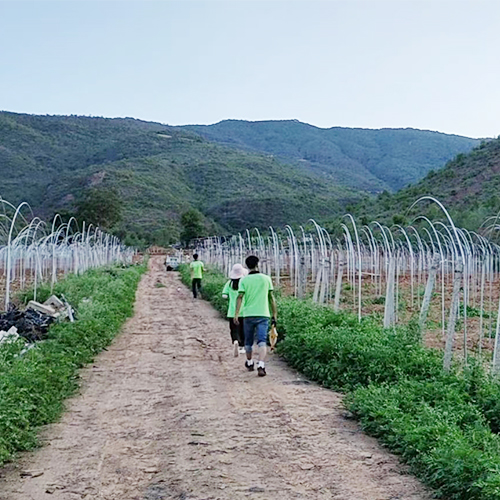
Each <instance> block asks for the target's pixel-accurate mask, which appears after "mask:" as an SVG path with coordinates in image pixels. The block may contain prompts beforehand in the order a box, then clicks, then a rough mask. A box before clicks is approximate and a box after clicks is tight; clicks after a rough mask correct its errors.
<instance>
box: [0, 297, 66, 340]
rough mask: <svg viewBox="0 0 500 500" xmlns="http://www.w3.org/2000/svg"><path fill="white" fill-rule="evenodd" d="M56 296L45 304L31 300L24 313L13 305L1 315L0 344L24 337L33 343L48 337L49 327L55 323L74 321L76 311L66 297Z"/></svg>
mask: <svg viewBox="0 0 500 500" xmlns="http://www.w3.org/2000/svg"><path fill="white" fill-rule="evenodd" d="M62 299H63V300H60V299H59V298H57V297H56V296H55V295H52V296H51V297H49V298H48V299H47V300H46V301H45V302H44V303H43V304H41V303H39V302H36V301H34V300H31V301H30V302H29V303H28V306H27V308H26V309H25V310H24V311H21V310H19V309H18V308H17V307H15V306H13V305H11V306H10V307H9V310H8V311H7V312H5V313H0V344H1V343H2V342H8V341H14V340H17V339H18V338H19V337H23V338H24V339H25V340H26V341H27V342H29V343H33V342H37V341H39V340H43V339H45V338H46V337H47V333H48V331H49V326H50V325H51V324H52V323H54V322H55V321H61V320H64V319H69V321H74V310H73V308H72V307H71V306H70V305H69V304H68V303H67V302H66V300H65V299H64V297H62Z"/></svg>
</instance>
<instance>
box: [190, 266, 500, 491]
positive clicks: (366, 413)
mask: <svg viewBox="0 0 500 500" xmlns="http://www.w3.org/2000/svg"><path fill="white" fill-rule="evenodd" d="M181 274H182V276H183V280H184V281H185V282H186V283H187V282H189V270H188V269H187V268H185V267H184V268H182V269H181ZM224 282H225V278H224V277H223V276H222V275H220V274H219V273H216V272H212V273H210V274H208V275H207V276H206V277H205V278H204V289H203V292H202V295H203V297H204V298H206V299H207V300H209V301H211V302H212V303H213V304H214V305H215V306H216V308H217V309H218V310H219V311H221V312H224V310H225V303H224V302H223V301H222V299H221V290H222V286H223V284H224ZM278 311H279V315H278V330H279V331H280V333H281V336H283V337H284V340H283V341H282V342H280V344H279V352H280V354H281V355H282V356H284V358H285V359H286V360H287V361H288V363H289V364H290V365H292V366H293V367H295V368H297V369H299V370H300V371H302V372H303V373H304V374H305V375H307V376H308V377H309V378H310V379H312V380H315V381H317V382H319V383H321V384H323V385H325V386H326V387H329V388H332V389H335V390H339V391H342V392H344V393H345V394H346V397H345V404H346V406H347V407H348V408H349V409H350V410H351V411H352V412H353V413H354V414H355V415H356V417H357V418H358V419H359V420H360V423H361V425H362V426H363V428H364V429H365V430H366V431H367V432H369V433H370V434H372V435H374V436H376V437H377V438H379V440H380V441H381V442H382V443H383V444H384V445H385V446H387V447H388V448H389V449H390V450H392V451H393V452H396V453H398V454H399V455H400V456H401V457H402V458H403V460H404V461H405V462H407V463H408V464H409V465H410V467H411V470H412V471H413V473H415V474H416V475H417V476H418V477H419V478H421V479H422V480H423V481H424V482H426V483H427V484H428V485H430V486H431V487H433V488H434V490H435V494H436V496H437V497H441V498H446V499H448V500H466V499H478V500H479V499H481V500H486V499H487V500H492V499H497V500H500V436H499V435H498V432H499V431H500V385H499V383H498V382H497V381H495V380H493V379H492V378H491V377H490V376H489V375H488V374H486V373H485V372H484V370H483V369H482V368H481V367H480V366H479V364H477V363H474V360H472V362H471V364H470V366H469V368H468V369H467V370H465V371H462V370H458V369H455V370H452V372H451V373H445V372H443V370H442V356H441V353H439V352H437V351H436V350H433V349H428V348H425V347H424V346H423V345H422V341H421V337H420V331H419V328H418V326H417V325H414V324H409V325H406V326H405V327H398V328H396V329H384V328H382V327H380V326H379V324H378V323H377V322H376V321H375V320H373V319H372V318H370V317H367V318H364V319H363V320H362V321H361V322H359V321H358V318H357V317H354V316H352V315H348V314H345V313H341V314H338V313H335V312H333V311H332V310H331V309H329V308H327V307H323V306H318V305H315V304H313V303H311V302H308V301H300V300H297V299H294V298H279V300H278ZM332 452H334V451H332Z"/></svg>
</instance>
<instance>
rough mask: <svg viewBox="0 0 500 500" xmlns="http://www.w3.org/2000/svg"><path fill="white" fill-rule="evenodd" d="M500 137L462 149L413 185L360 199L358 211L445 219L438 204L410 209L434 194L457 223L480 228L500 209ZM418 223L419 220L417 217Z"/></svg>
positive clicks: (385, 218)
mask: <svg viewBox="0 0 500 500" xmlns="http://www.w3.org/2000/svg"><path fill="white" fill-rule="evenodd" d="M499 163H500V139H495V140H491V141H488V142H484V143H483V144H481V145H480V146H479V147H476V148H475V149H473V150H472V151H470V152H469V153H467V154H464V153H461V154H459V155H457V156H456V157H455V159H453V160H451V161H449V162H448V163H447V164H446V166H445V168H443V169H441V170H437V171H434V172H432V173H429V174H428V175H427V176H426V177H424V178H423V179H422V180H420V181H419V182H418V183H417V184H415V185H413V186H409V187H406V188H404V189H402V190H401V191H399V192H397V193H395V194H393V195H390V194H388V193H386V194H384V195H379V196H378V198H377V199H372V200H368V201H363V202H362V203H358V204H357V206H356V209H355V210H354V213H356V215H358V216H361V217H367V218H369V219H370V220H378V221H381V222H385V223H388V224H391V223H393V222H394V223H395V222H396V221H395V220H394V217H399V216H398V215H396V216H395V215H394V214H395V213H396V214H401V215H403V214H404V216H405V218H406V219H407V220H412V219H413V217H414V216H415V215H417V214H418V215H425V216H427V217H428V218H430V219H431V220H443V219H444V214H443V213H442V211H441V209H439V207H437V205H435V204H433V203H431V202H421V203H419V204H418V205H417V207H416V208H415V209H414V210H413V211H412V212H410V213H408V209H409V208H410V206H411V205H412V204H413V203H414V202H415V201H416V200H417V199H418V198H419V197H421V196H434V197H435V198H437V199H438V200H439V201H440V202H441V203H443V204H444V206H445V207H446V208H447V209H448V210H449V211H450V215H451V216H452V218H453V220H454V222H455V224H456V225H457V226H459V227H465V228H466V229H471V230H477V229H478V228H479V227H480V226H481V224H482V223H483V222H484V220H485V219H486V218H487V217H489V216H492V215H496V214H497V213H498V212H499V211H500V198H499V197H498V194H497V193H498V191H499V190H500V173H499V169H498V165H499ZM417 223H418V221H417Z"/></svg>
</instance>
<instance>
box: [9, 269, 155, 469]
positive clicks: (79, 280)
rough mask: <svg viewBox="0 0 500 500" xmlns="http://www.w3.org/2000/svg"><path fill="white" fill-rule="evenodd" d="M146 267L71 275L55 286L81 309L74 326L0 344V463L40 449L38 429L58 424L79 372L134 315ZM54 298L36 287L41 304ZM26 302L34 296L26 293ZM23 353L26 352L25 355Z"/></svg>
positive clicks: (65, 325) (57, 326)
mask: <svg viewBox="0 0 500 500" xmlns="http://www.w3.org/2000/svg"><path fill="white" fill-rule="evenodd" d="M145 269H146V266H145V265H140V266H130V267H120V266H113V267H105V268H99V269H93V270H89V271H87V272H85V273H84V274H82V275H79V276H78V275H70V276H68V277H67V278H66V279H64V280H63V281H60V282H59V283H57V284H55V287H54V293H55V294H56V295H58V296H60V295H61V294H64V296H65V297H66V299H67V300H68V301H69V303H71V304H72V305H73V307H74V308H75V309H76V311H77V320H76V321H75V322H74V323H69V322H65V323H59V324H55V325H53V326H52V327H51V328H50V330H49V338H48V340H45V341H43V342H39V343H38V344H36V346H35V347H34V348H32V349H29V350H27V351H26V350H25V347H26V346H25V344H24V342H23V341H21V340H18V341H17V342H15V343H12V344H2V346H0V465H1V464H3V463H5V462H6V461H8V460H10V459H11V458H12V456H13V454H14V453H15V452H17V451H23V450H29V449H32V448H34V447H35V446H36V445H37V430H38V428H39V427H40V426H41V425H44V424H47V423H50V422H54V421H56V420H57V419H58V418H59V417H60V415H61V413H62V412H63V410H64V400H65V399H66V398H67V397H68V396H71V395H72V394H73V393H74V392H75V391H76V390H77V389H78V370H79V369H80V368H81V367H83V366H84V365H86V364H88V363H90V362H91V361H92V360H93V359H94V357H95V356H96V355H97V354H98V353H99V352H100V351H101V350H102V349H104V348H105V347H106V346H107V345H109V344H110V342H111V341H112V340H113V338H114V337H115V335H117V333H118V332H119V331H120V328H121V327H122V325H123V323H124V322H125V320H126V319H127V318H129V317H130V316H131V315H132V312H133V305H134V299H135V291H136V288H137V285H138V283H139V279H140V277H141V275H142V274H143V273H144V271H145ZM50 294H51V292H50V286H49V285H44V286H41V287H39V288H38V300H42V301H43V300H45V299H46V298H48V297H49V295H50ZM22 298H23V299H24V300H30V299H32V298H33V297H32V293H31V294H30V293H29V292H28V293H26V292H25V293H24V295H23V297H22ZM23 351H25V352H23Z"/></svg>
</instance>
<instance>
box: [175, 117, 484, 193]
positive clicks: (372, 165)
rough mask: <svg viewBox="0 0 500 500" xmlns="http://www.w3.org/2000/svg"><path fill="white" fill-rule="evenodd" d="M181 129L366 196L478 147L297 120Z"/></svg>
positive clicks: (411, 133) (459, 140)
mask: <svg viewBox="0 0 500 500" xmlns="http://www.w3.org/2000/svg"><path fill="white" fill-rule="evenodd" d="M183 129H184V130H190V131H193V132H197V133H199V134H201V135H203V136H204V137H205V138H207V139H208V140H211V141H215V142H219V143H222V144H226V145H231V146H234V147H237V148H244V149H247V150H250V151H260V152H265V153H268V154H273V155H275V156H277V157H279V158H281V159H283V160H285V161H288V162H290V161H293V162H295V163H296V164H297V165H299V166H300V167H301V168H302V169H303V170H304V171H309V172H314V173H319V174H321V175H322V176H323V177H324V178H326V179H328V180H330V181H333V182H335V183H336V184H342V185H346V186H350V187H354V188H356V189H361V190H364V191H368V192H371V193H375V192H380V191H383V190H387V191H396V190H398V189H400V188H402V187H404V186H406V185H408V184H409V183H414V182H416V181H418V180H420V179H421V178H422V177H423V176H424V175H425V174H426V173H427V172H429V171H430V170H433V169H438V168H441V167H442V166H443V165H444V164H445V163H446V162H447V161H449V160H451V159H452V158H454V157H455V155H457V154H459V153H465V152H468V151H470V150H471V149H472V148H473V147H474V146H477V145H478V144H479V143H480V141H479V140H478V139H470V138H467V137H460V136H457V135H448V134H442V133H439V132H431V131H426V130H416V129H409V128H407V129H380V130H371V129H359V128H341V127H333V128H329V129H322V128H318V127H314V126H312V125H308V124H306V123H301V122H299V121H296V120H283V121H258V122H249V121H243V120H225V121H222V122H220V123H217V124H215V125H189V126H186V127H183Z"/></svg>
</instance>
